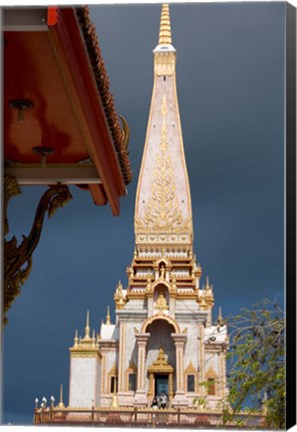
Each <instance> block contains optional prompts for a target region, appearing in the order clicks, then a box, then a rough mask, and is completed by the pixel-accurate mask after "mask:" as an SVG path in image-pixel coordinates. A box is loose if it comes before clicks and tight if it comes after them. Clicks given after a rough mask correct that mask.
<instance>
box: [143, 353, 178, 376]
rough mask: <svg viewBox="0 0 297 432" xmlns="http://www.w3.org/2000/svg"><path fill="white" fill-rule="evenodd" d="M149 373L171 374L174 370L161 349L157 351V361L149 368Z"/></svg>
mask: <svg viewBox="0 0 297 432" xmlns="http://www.w3.org/2000/svg"><path fill="white" fill-rule="evenodd" d="M148 372H149V373H173V372H174V368H173V367H172V366H171V365H170V364H169V363H168V360H167V359H166V357H165V353H164V350H163V348H162V347H161V348H160V350H159V354H158V357H157V360H155V361H154V363H153V364H152V365H151V366H150V367H149V369H148Z"/></svg>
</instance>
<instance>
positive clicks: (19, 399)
mask: <svg viewBox="0 0 297 432" xmlns="http://www.w3.org/2000/svg"><path fill="white" fill-rule="evenodd" d="M90 10H91V17H92V20H93V21H94V23H95V25H96V28H97V34H98V37H99V43H100V46H101V49H102V52H103V57H104V59H105V63H106V68H107V71H108V74H109V78H110V82H111V91H112V92H113V94H114V98H115V104H116V109H117V111H118V113H120V114H122V115H124V116H125V117H126V119H127V120H128V122H129V125H130V128H131V141H130V159H131V162H132V167H133V172H134V180H133V182H132V184H131V185H130V186H129V187H128V197H126V198H124V199H122V201H121V215H120V217H117V218H115V217H112V215H111V211H110V208H109V207H108V206H107V207H96V206H94V205H93V203H92V200H91V196H90V195H89V194H88V193H86V192H82V191H80V190H79V189H77V188H72V189H71V192H72V194H73V200H72V201H71V202H70V203H68V204H67V206H65V207H64V208H62V209H59V210H58V211H57V212H56V214H55V215H54V216H53V218H52V220H46V221H45V224H44V229H43V234H42V237H41V240H40V243H39V245H38V248H37V250H36V251H35V253H34V256H33V270H32V272H31V274H30V277H29V279H28V281H27V282H26V284H25V285H24V287H23V289H22V294H21V295H20V296H19V297H18V298H17V300H16V301H15V303H14V304H13V307H12V309H11V311H10V312H9V315H8V317H9V324H8V326H7V327H6V328H5V333H4V369H3V374H4V421H5V422H9V421H10V422H12V423H14V424H18V423H21V424H25V423H31V422H32V416H33V410H34V399H35V397H38V398H39V399H41V398H42V397H43V396H46V397H47V399H49V397H50V396H51V395H52V394H53V395H54V396H55V398H56V399H58V397H59V386H60V384H61V383H63V384H64V388H65V390H64V394H65V402H66V403H68V384H69V347H70V346H71V345H72V344H73V337H74V333H75V330H76V329H78V330H79V334H80V335H83V332H84V326H85V316H86V310H87V309H89V310H90V324H91V328H95V329H96V330H99V326H100V322H101V319H102V318H105V316H106V307H107V305H110V306H111V311H112V318H113V319H114V314H113V293H114V289H115V285H116V283H117V281H118V279H121V280H122V281H123V283H124V285H126V284H127V279H126V275H125V270H126V267H127V266H128V265H130V263H131V259H132V255H133V247H134V231H133V217H134V199H135V190H136V185H137V177H138V171H139V166H140V162H141V156H142V149H143V145H144V138H145V132H146V124H147V118H148V112H149V106H150V98H151V91H152V84H153V58H152V50H153V49H154V47H155V46H156V44H157V40H158V29H159V20H160V10H161V8H160V5H157V4H151V5H149V4H148V5H121V6H119V5H116V6H106V5H100V6H92V7H90ZM170 11H171V26H172V34H173V45H174V46H175V48H176V50H177V86H178V97H179V105H180V113H181V121H182V128H183V138H184V146H185V153H186V158H187V166H188V172H189V178H190V183H191V194H192V207H193V219H194V248H195V253H196V256H197V261H198V262H199V263H200V264H201V265H202V269H203V279H204V280H205V276H206V275H209V277H210V282H211V283H213V284H214V294H215V308H214V316H216V315H217V310H218V306H222V308H223V314H224V315H228V314H231V313H232V314H236V313H237V312H239V310H240V308H242V307H248V306H250V305H251V304H253V303H254V302H256V301H258V300H260V299H262V298H263V297H270V298H274V297H275V296H277V298H278V301H279V302H280V303H281V304H283V288H284V283H283V278H284V247H283V244H284V235H283V232H284V230H283V226H284V217H283V215H284V31H285V29H284V19H285V2H280V3H238V4H235V3H229V4H228V3H202V4H199V3H196V4H195V3H194V4H173V5H172V6H171V9H170ZM43 190H44V188H39V187H37V188H25V187H24V188H23V194H22V195H21V196H18V197H16V198H14V199H13V200H12V201H11V203H10V205H9V220H10V230H11V231H10V232H11V234H16V235H17V236H18V238H20V237H21V234H27V233H28V232H29V230H30V227H31V223H32V221H33V217H34V212H35V209H36V206H37V203H38V200H39V198H40V196H41V194H42V192H43ZM204 280H203V283H204Z"/></svg>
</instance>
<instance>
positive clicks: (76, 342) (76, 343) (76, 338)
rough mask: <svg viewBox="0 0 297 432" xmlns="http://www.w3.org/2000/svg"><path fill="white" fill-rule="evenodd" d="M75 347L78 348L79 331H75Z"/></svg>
mask: <svg viewBox="0 0 297 432" xmlns="http://www.w3.org/2000/svg"><path fill="white" fill-rule="evenodd" d="M74 346H75V347H77V346H78V331H77V330H75V336H74Z"/></svg>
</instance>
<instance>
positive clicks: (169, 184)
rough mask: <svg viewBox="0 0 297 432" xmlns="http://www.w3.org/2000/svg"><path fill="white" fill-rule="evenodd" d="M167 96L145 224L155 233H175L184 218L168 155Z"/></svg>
mask: <svg viewBox="0 0 297 432" xmlns="http://www.w3.org/2000/svg"><path fill="white" fill-rule="evenodd" d="M166 108H167V107H166V96H165V95H164V96H163V100H162V108H161V113H162V117H163V122H162V129H161V140H160V144H159V149H160V152H159V154H158V156H157V163H156V167H155V169H154V172H153V177H154V182H153V185H152V190H151V195H150V197H149V200H148V204H147V208H146V212H145V216H144V219H143V221H144V224H145V225H146V227H147V228H150V229H152V230H154V231H163V232H164V231H165V232H168V231H173V230H176V228H177V227H181V225H182V222H183V217H182V213H181V210H180V208H179V203H178V199H177V196H176V186H175V184H174V180H173V174H174V170H173V168H172V162H171V157H170V155H169V154H168V143H167V127H166V121H165V118H166Z"/></svg>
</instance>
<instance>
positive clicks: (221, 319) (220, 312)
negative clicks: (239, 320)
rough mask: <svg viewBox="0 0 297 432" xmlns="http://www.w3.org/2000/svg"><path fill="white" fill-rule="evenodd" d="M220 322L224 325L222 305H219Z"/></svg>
mask: <svg viewBox="0 0 297 432" xmlns="http://www.w3.org/2000/svg"><path fill="white" fill-rule="evenodd" d="M218 324H219V325H220V326H222V325H223V324H224V321H223V316H222V307H221V306H220V307H219V316H218Z"/></svg>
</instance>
